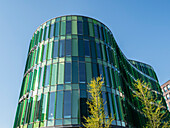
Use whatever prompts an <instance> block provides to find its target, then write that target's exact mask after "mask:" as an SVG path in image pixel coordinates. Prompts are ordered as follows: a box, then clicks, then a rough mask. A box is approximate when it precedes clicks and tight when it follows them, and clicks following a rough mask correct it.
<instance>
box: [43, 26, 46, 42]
mask: <svg viewBox="0 0 170 128" xmlns="http://www.w3.org/2000/svg"><path fill="white" fill-rule="evenodd" d="M45 30H46V28H44V29H43V34H42V40H44V38H45V32H46V31H45Z"/></svg>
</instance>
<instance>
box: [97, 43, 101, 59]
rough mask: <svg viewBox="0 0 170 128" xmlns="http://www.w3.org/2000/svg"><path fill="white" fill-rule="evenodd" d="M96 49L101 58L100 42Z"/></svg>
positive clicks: (98, 56)
mask: <svg viewBox="0 0 170 128" xmlns="http://www.w3.org/2000/svg"><path fill="white" fill-rule="evenodd" d="M96 49H97V58H98V59H101V58H102V56H101V47H100V43H96Z"/></svg>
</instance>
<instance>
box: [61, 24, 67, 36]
mask: <svg viewBox="0 0 170 128" xmlns="http://www.w3.org/2000/svg"><path fill="white" fill-rule="evenodd" d="M65 34H66V21H61V32H60V35H65Z"/></svg>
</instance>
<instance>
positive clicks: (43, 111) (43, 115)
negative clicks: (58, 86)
mask: <svg viewBox="0 0 170 128" xmlns="http://www.w3.org/2000/svg"><path fill="white" fill-rule="evenodd" d="M46 110H47V94H43V101H42V104H41V121H43V120H45V119H46Z"/></svg>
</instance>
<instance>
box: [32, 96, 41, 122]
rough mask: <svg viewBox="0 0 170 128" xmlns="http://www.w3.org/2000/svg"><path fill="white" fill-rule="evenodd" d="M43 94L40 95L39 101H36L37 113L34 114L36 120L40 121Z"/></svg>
mask: <svg viewBox="0 0 170 128" xmlns="http://www.w3.org/2000/svg"><path fill="white" fill-rule="evenodd" d="M41 100H42V98H41V95H38V98H37V101H36V109H35V115H34V121H40V120H39V116H40V107H41Z"/></svg>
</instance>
